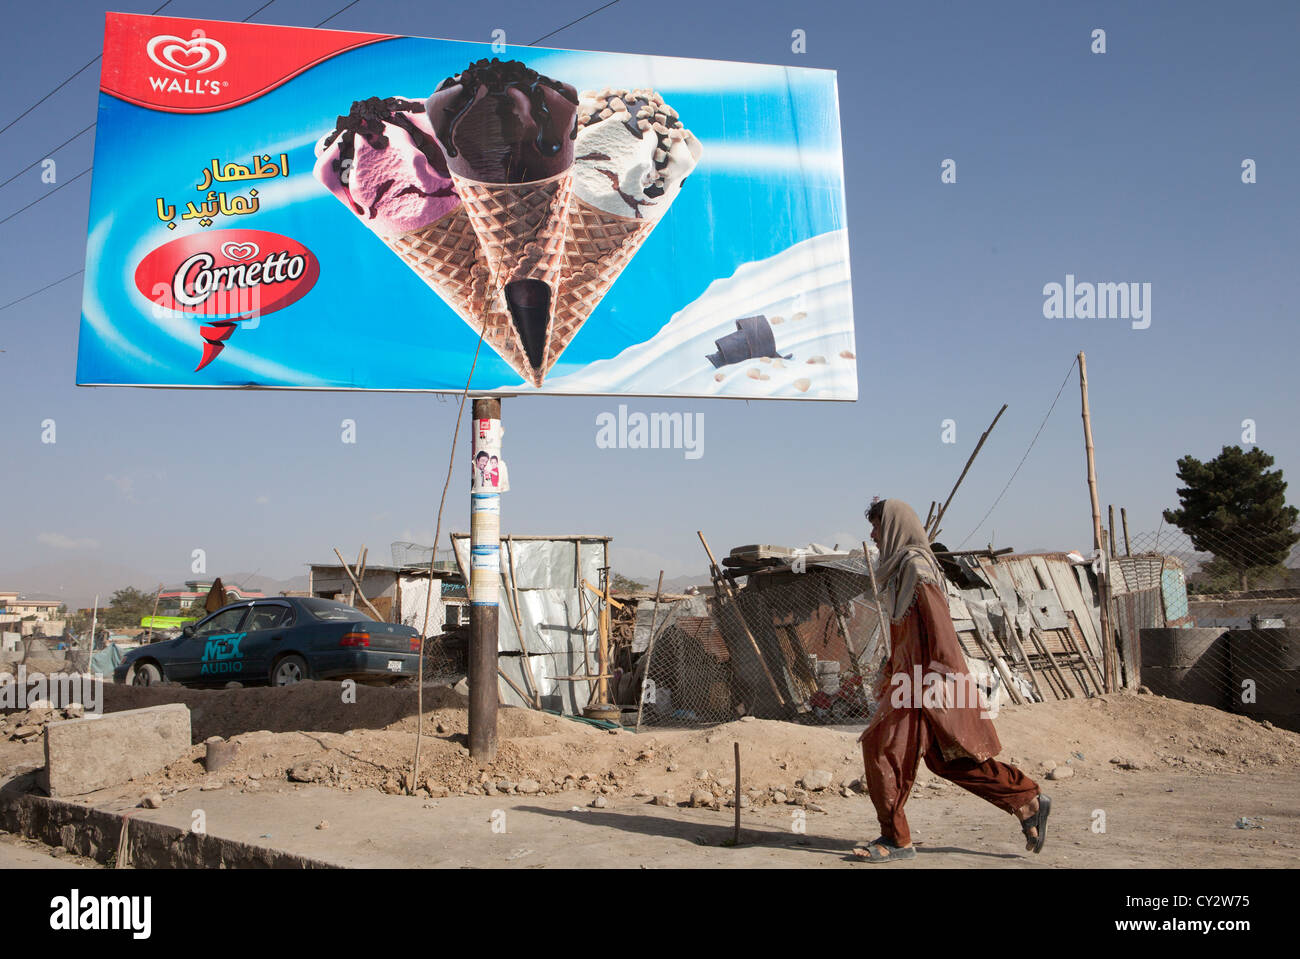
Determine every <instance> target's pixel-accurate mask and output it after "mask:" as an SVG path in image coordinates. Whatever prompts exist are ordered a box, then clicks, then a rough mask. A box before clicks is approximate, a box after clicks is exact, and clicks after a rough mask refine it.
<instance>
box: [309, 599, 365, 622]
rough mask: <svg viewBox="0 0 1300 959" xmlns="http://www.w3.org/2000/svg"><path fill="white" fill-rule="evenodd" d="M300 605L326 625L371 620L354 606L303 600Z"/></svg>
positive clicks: (330, 601) (325, 600)
mask: <svg viewBox="0 0 1300 959" xmlns="http://www.w3.org/2000/svg"><path fill="white" fill-rule="evenodd" d="M302 605H303V606H305V607H306V609H307V611H308V612H309V613H311V614H312V616H314V617H316V618H317V619H319V620H323V621H324V622H327V623H345V622H357V621H358V620H362V621H369V620H370V619H371V617H369V616H367V615H366V614H365V613H363V612H361V610H359V609H357V608H356V607H354V606H349V605H348V604H347V603H339V602H335V601H333V600H329V599H304V600H303V601H302Z"/></svg>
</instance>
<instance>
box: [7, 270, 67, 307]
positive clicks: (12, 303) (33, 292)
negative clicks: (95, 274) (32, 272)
mask: <svg viewBox="0 0 1300 959" xmlns="http://www.w3.org/2000/svg"><path fill="white" fill-rule="evenodd" d="M85 272H86V271H85V269H84V268H83V269H80V270H73V271H72V272H71V273H69V274H68V275H67V276H64V277H60V278H59V279H57V280H55V281H54V282H53V283H46V284H45V285H44V286H43V287H41V288H40V289H39V290H34V291H32V292H31V293H28V294H27V295H26V296H20V297H18V299H16V300H10V301H9V302H8V303H6V304H5V305H4V306H0V310H7V309H9V307H11V306H17V305H18V304H19V303H21V302H22V301H23V300H30V299H31V298H32V297H33V296H36V295H37V294H38V293H44V292H45V291H46V290H48V289H49V288H50V287H52V286H58V285H59V284H60V283H62V282H63V281H64V280H70V279H72V278H73V277H74V276H77V275H78V274H81V273H85Z"/></svg>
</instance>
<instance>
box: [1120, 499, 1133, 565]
mask: <svg viewBox="0 0 1300 959" xmlns="http://www.w3.org/2000/svg"><path fill="white" fill-rule="evenodd" d="M1119 520H1120V522H1121V523H1122V524H1123V525H1124V555H1125V556H1132V555H1133V551H1132V550H1130V549H1129V545H1128V510H1127V509H1125V508H1124V507H1123V506H1121V507H1120V508H1119Z"/></svg>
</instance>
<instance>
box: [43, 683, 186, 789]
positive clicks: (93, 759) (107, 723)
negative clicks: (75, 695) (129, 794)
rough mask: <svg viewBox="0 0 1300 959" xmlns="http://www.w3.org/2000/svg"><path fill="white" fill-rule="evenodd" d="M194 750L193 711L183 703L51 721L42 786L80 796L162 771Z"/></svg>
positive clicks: (46, 728) (48, 729) (47, 732)
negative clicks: (191, 736) (192, 744)
mask: <svg viewBox="0 0 1300 959" xmlns="http://www.w3.org/2000/svg"><path fill="white" fill-rule="evenodd" d="M189 750H190V710H189V707H188V706H185V705H183V704H181V703H168V704H166V705H163V706H149V707H146V708H145V709H128V710H126V711H125V712H120V713H105V714H104V715H102V716H92V717H87V718H85V719H68V720H64V721H62V722H54V723H49V724H48V725H46V727H45V771H44V773H43V774H42V776H41V786H42V787H43V788H44V789H45V791H46V792H47V793H49V795H51V796H79V795H81V794H83V793H88V792H94V791H95V790H96V789H103V788H105V787H107V786H116V785H118V784H120V783H124V782H126V781H128V780H130V779H133V778H135V777H136V776H147V775H149V774H150V773H154V772H157V771H158V770H159V769H161V768H162V767H164V766H166V765H167V764H168V763H172V762H175V761H176V760H177V759H180V758H181V757H182V756H184V755H186V754H187V753H188V752H189Z"/></svg>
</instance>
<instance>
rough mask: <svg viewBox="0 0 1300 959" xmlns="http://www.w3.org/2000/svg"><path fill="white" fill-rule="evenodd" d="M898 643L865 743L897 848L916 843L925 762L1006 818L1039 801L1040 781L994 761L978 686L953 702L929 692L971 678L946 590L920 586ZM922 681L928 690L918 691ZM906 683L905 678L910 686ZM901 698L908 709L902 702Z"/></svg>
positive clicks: (894, 635) (879, 809) (886, 827)
mask: <svg viewBox="0 0 1300 959" xmlns="http://www.w3.org/2000/svg"><path fill="white" fill-rule="evenodd" d="M890 641H891V650H892V652H891V654H890V657H889V661H888V662H887V663H886V666H885V669H884V671H883V672H882V674H881V682H880V683H879V684H878V685H877V689H876V697H877V702H878V707H877V712H876V714H875V716H874V717H873V718H872V721H871V723H870V725H868V726H867V728H866V730H865V731H864V732H863V733H862V737H861V742H862V758H863V762H864V764H865V766H866V779H867V788H868V792H869V793H870V794H871V801H872V803H873V804H874V805H875V807H876V816H877V818H878V819H879V820H880V829H881V835H882V836H883V837H884V838H885V839H886V840H888V841H889V842H891V843H893V844H894V845H896V846H906V845H908V844H910V843H911V841H912V839H911V832H910V830H909V829H908V825H907V817H906V816H904V815H903V805H904V803H906V802H907V797H908V795H909V793H910V792H911V790H912V785H913V784H914V783H915V781H916V770H917V766H918V765H919V763H920V761H921V760H922V758H924V760H925V764H926V766H927V767H929V769H930V770H931V771H932V772H933V773H935V775H937V776H941V777H943V778H944V779H947V780H948V781H950V782H953V783H956V784H957V785H958V786H961V787H962V788H963V789H966V790H969V791H970V792H973V793H974V794H975V795H977V796H979V797H980V798H982V799H985V800H987V801H988V802H990V803H992V804H993V805H995V806H997V807H998V808H1000V809H1003V810H1005V811H1006V812H1010V813H1014V812H1015V810H1017V809H1020V808H1021V807H1023V806H1024V805H1025V804H1027V803H1029V802H1030V801H1031V800H1032V799H1033V798H1034V797H1035V796H1037V795H1038V792H1039V789H1038V786H1037V785H1036V784H1035V783H1034V781H1033V780H1031V779H1030V778H1029V777H1028V776H1026V775H1025V774H1024V773H1022V772H1021V771H1020V770H1019V769H1016V768H1015V767H1014V766H1010V765H1007V764H1006V763H1000V762H998V761H997V760H995V759H994V758H993V757H994V756H996V755H997V754H998V753H999V752H1000V751H1001V749H1002V744H1001V743H1000V742H999V741H998V734H997V732H996V730H994V728H993V721H992V720H991V719H989V718H988V717H987V716H986V715H981V712H982V709H981V707H980V704H979V701H978V699H977V698H976V697H975V696H974V695H972V693H973V685H964V686H963V687H962V688H961V689H960V690H957V689H956V687H954V686H952V685H949V686H948V687H947V690H948V695H947V697H944V695H943V687H942V686H940V685H937V684H936V685H934V686H933V687H931V688H930V689H928V690H927V689H926V688H925V682H926V681H925V677H927V676H929V677H932V678H933V679H934V680H938V679H940V678H946V679H947V680H949V681H950V682H953V683H964V682H965V677H966V675H967V674H966V660H965V657H964V656H963V655H962V651H961V645H960V643H959V642H958V640H957V632H956V630H954V629H953V625H952V618H951V616H950V615H949V612H948V602H947V599H946V598H945V596H944V593H943V590H942V589H941V588H940V587H939V586H937V585H935V584H934V583H928V582H921V583H918V584H917V586H916V593H915V599H914V601H913V602H912V604H911V607H910V608H909V609H908V610H907V613H906V615H904V616H903V618H902V619H901V620H900V621H899V622H897V623H892V624H891V626H890ZM918 670H919V672H918ZM918 676H920V677H921V678H922V688H921V689H916V688H915V686H916V679H917V677H918ZM899 677H903V678H905V681H906V682H905V684H904V683H900V682H899V680H898V678H899ZM909 687H910V688H909ZM904 693H906V694H907V695H906V696H904ZM913 693H914V695H913ZM954 693H955V694H954ZM900 698H901V699H902V700H903V703H904V704H902V705H900V704H898V700H899V699H900ZM945 698H946V703H945V702H944V700H945Z"/></svg>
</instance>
